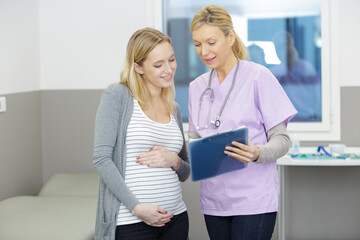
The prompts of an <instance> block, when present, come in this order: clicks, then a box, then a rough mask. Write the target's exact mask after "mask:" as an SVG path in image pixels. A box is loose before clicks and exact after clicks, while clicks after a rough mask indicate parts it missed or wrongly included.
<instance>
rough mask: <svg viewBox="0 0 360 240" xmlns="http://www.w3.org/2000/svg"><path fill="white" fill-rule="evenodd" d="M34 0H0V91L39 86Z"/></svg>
mask: <svg viewBox="0 0 360 240" xmlns="http://www.w3.org/2000/svg"><path fill="white" fill-rule="evenodd" d="M38 4H39V3H38V1H37V0H0V94H7V93H15V92H26V91H34V90H39V89H40V52H39V11H38Z"/></svg>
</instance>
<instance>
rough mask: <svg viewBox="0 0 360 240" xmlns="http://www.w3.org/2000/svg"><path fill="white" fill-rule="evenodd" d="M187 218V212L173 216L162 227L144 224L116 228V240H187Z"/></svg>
mask: <svg viewBox="0 0 360 240" xmlns="http://www.w3.org/2000/svg"><path fill="white" fill-rule="evenodd" d="M188 233H189V218H188V214H187V212H183V213H181V214H179V215H175V216H174V217H173V218H172V219H171V221H170V222H168V223H166V224H165V226H164V227H152V226H149V225H147V224H146V223H144V222H140V223H134V224H127V225H120V226H117V227H116V234H115V239H116V240H169V239H171V240H187V238H188Z"/></svg>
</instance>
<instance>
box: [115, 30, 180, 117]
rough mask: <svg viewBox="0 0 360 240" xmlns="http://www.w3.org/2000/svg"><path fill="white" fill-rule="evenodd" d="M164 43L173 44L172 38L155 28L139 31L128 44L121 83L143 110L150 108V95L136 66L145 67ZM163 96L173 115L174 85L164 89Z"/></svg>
mask: <svg viewBox="0 0 360 240" xmlns="http://www.w3.org/2000/svg"><path fill="white" fill-rule="evenodd" d="M163 42H168V43H170V44H171V39H170V37H168V36H166V35H164V34H163V33H162V32H160V31H158V30H156V29H153V28H143V29H140V30H137V31H136V32H135V33H133V35H132V36H131V38H130V40H129V42H128V45H127V48H126V57H125V61H124V64H123V68H122V71H121V74H120V83H121V84H124V85H125V86H127V88H128V89H129V92H130V94H131V95H132V96H133V97H134V98H135V99H136V100H137V101H138V102H139V105H140V106H141V108H146V107H147V106H148V102H149V99H150V94H149V90H148V88H147V84H146V82H145V80H144V79H143V77H142V75H141V74H139V73H137V72H136V71H135V68H134V65H135V63H137V64H138V65H139V66H143V63H144V61H145V60H146V58H147V56H148V55H149V53H150V52H151V51H152V50H153V49H154V48H155V47H156V46H157V45H158V44H160V43H163ZM161 96H162V98H163V99H164V101H165V103H166V105H167V109H168V111H169V113H172V112H173V109H174V103H175V101H174V99H175V87H174V84H173V85H172V86H171V87H169V88H163V89H162V91H161Z"/></svg>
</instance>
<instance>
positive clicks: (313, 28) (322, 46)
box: [162, 0, 340, 140]
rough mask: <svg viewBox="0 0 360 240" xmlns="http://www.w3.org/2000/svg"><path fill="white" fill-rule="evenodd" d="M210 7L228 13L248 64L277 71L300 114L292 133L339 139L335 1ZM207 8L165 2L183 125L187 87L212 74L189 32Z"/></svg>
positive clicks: (231, 0)
mask: <svg viewBox="0 0 360 240" xmlns="http://www.w3.org/2000/svg"><path fill="white" fill-rule="evenodd" d="M212 3H213V4H217V5H220V6H222V7H224V8H225V9H226V10H227V11H228V12H229V13H230V15H231V16H232V20H233V23H234V28H235V31H236V32H237V34H238V35H239V37H240V38H241V39H242V41H243V42H244V43H245V45H246V46H247V47H248V49H249V55H250V60H251V61H254V62H257V63H259V64H263V65H264V66H266V67H267V68H269V69H270V70H271V71H272V72H273V74H274V75H275V76H276V77H277V79H278V80H279V82H280V84H281V85H282V86H283V88H284V90H285V91H286V93H287V94H288V96H289V98H290V99H291V101H292V103H293V104H294V106H295V108H296V109H297V110H298V114H297V115H296V117H294V119H292V120H291V122H290V123H289V126H288V129H289V132H290V133H296V134H297V135H298V136H299V138H300V139H301V140H339V139H340V129H339V128H340V120H339V85H338V70H337V67H336V61H337V58H336V56H337V48H336V45H335V44H334V42H335V43H336V39H337V35H336V33H337V23H336V22H335V21H336V17H337V15H336V11H335V10H334V9H336V7H337V6H334V5H335V4H336V3H334V2H331V4H332V5H331V4H330V0H326V1H325V0H323V1H321V0H297V1H295V0H293V1H281V0H278V1H276V0H272V1H266V0H254V1H245V0H226V1H224V0H223V1H213V2H212ZM207 4H208V1H206V0H199V1H190V0H183V1H175V0H163V1H162V8H163V14H162V19H163V22H162V30H163V32H165V33H166V34H168V35H169V36H171V38H172V41H173V46H174V51H175V56H176V59H177V62H178V69H177V73H176V76H175V85H176V101H177V102H178V103H179V104H180V107H181V111H182V114H183V120H184V122H187V118H188V108H187V104H188V84H189V83H190V82H191V81H192V80H193V79H195V78H196V77H197V76H199V75H201V74H202V73H204V72H207V71H209V69H207V68H206V66H205V65H204V63H202V61H201V60H200V58H199V57H198V56H197V54H196V51H195V49H194V44H193V42H192V34H191V32H190V24H191V20H192V17H193V16H194V15H195V14H196V12H197V11H198V10H199V9H200V8H201V7H203V6H206V5H207ZM330 14H331V16H332V18H331V19H332V22H331V23H330ZM333 19H334V20H333ZM330 24H331V26H332V28H331V32H330V27H329V26H330ZM330 37H331V42H330ZM330 52H331V54H330ZM330 56H331V59H330ZM330 96H331V97H330Z"/></svg>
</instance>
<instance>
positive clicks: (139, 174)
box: [117, 99, 186, 225]
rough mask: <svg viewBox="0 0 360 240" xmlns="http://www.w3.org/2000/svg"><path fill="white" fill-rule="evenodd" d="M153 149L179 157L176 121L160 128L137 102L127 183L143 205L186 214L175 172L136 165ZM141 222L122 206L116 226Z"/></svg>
mask: <svg viewBox="0 0 360 240" xmlns="http://www.w3.org/2000/svg"><path fill="white" fill-rule="evenodd" d="M153 146H163V147H165V148H166V149H167V150H169V151H171V152H174V153H176V154H178V153H179V152H180V150H181V148H182V146H183V139H182V134H181V132H180V129H179V126H178V125H177V122H176V120H175V118H174V117H173V116H172V115H171V120H170V122H169V123H166V124H161V123H157V122H155V121H153V120H151V119H149V118H148V117H147V116H146V115H145V113H144V112H143V111H142V109H141V108H140V106H139V104H138V102H137V100H135V99H134V111H133V114H132V117H131V120H130V123H129V126H128V129H127V135H126V150H127V156H126V171H125V183H126V184H127V186H128V187H129V189H130V190H131V191H132V192H133V194H134V195H135V196H136V197H137V199H138V200H139V202H140V203H141V204H156V205H158V206H160V207H163V208H165V209H166V210H167V211H168V212H169V211H171V212H173V213H174V215H178V214H180V213H182V212H184V211H186V206H185V203H184V201H183V200H182V193H181V186H180V181H179V178H178V176H177V174H176V172H175V171H174V170H173V169H172V168H151V167H147V166H145V165H140V164H138V163H136V157H137V156H138V155H139V154H141V153H144V152H147V151H149V150H150V149H151V148H152V147H153ZM138 222H141V220H140V219H139V218H137V217H136V216H135V215H133V214H132V213H131V212H130V211H129V210H128V209H127V208H126V206H125V205H124V204H123V203H121V205H120V209H119V215H118V219H117V225H125V224H131V223H138Z"/></svg>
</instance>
